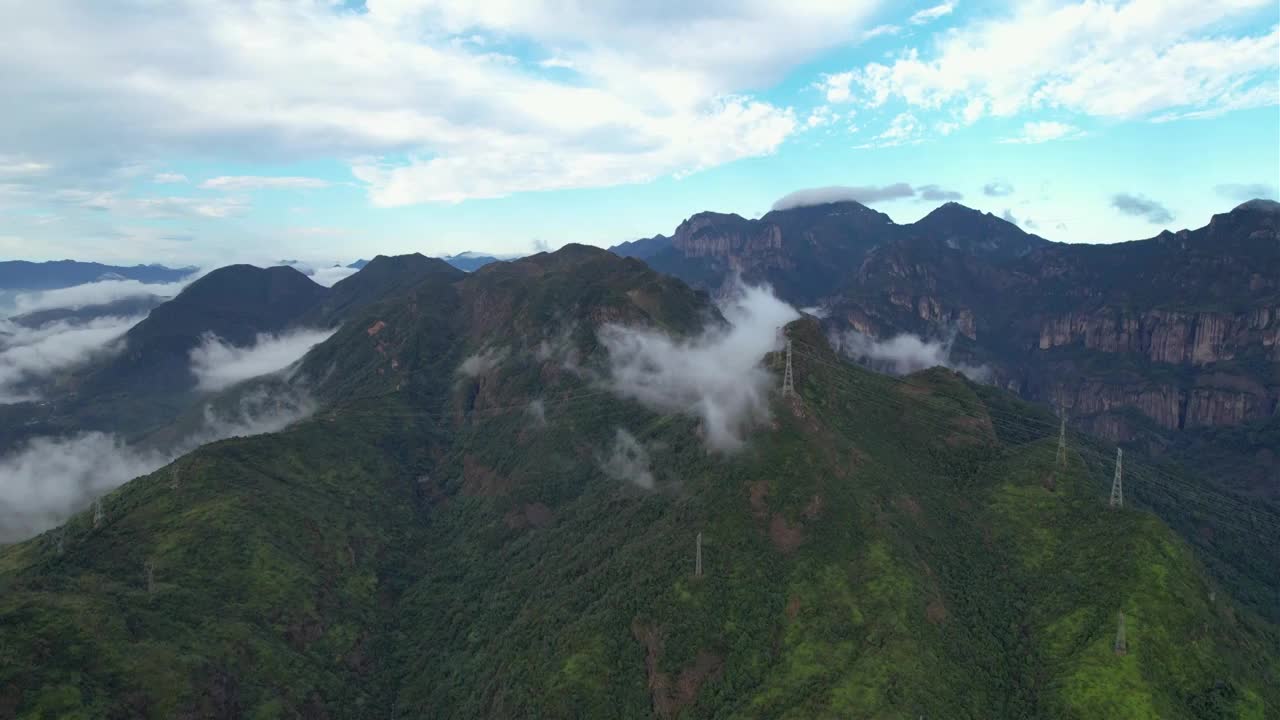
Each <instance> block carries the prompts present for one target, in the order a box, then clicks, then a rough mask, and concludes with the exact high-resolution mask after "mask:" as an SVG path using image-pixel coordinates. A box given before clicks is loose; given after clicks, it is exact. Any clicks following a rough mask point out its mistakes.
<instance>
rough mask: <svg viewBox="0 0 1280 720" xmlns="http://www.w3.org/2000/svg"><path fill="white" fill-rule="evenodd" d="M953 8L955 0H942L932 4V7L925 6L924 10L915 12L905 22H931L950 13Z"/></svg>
mask: <svg viewBox="0 0 1280 720" xmlns="http://www.w3.org/2000/svg"><path fill="white" fill-rule="evenodd" d="M955 9H956V4H955V0H947V2H944V3H942V4H941V5H934V6H933V7H930V8H925V9H924V10H920V11H918V12H916V13H915V14H914V15H912V16H911V17H910V18H909V19H908V20H907V22H909V23H911V24H912V25H924V24H926V23H931V22H933V21H934V20H937V19H938V18H940V17H943V16H946V15H950V14H951V11H952V10H955Z"/></svg>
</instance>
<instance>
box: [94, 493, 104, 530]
mask: <svg viewBox="0 0 1280 720" xmlns="http://www.w3.org/2000/svg"><path fill="white" fill-rule="evenodd" d="M102 519H103V514H102V498H98V499H97V500H94V501H93V529H95V530H97V529H98V528H100V527H102Z"/></svg>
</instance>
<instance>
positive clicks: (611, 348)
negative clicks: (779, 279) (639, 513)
mask: <svg viewBox="0 0 1280 720" xmlns="http://www.w3.org/2000/svg"><path fill="white" fill-rule="evenodd" d="M721 312H722V313H723V315H724V317H725V319H726V320H728V323H729V324H728V326H727V327H713V328H710V329H708V330H706V331H704V332H703V333H702V334H701V335H699V336H697V337H693V338H689V339H676V338H672V337H671V336H670V335H667V334H666V333H663V332H659V331H656V330H651V329H638V328H627V327H621V326H618V325H607V326H605V327H604V328H603V329H602V330H601V332H600V340H601V342H602V343H603V344H604V346H605V348H606V349H607V350H608V352H609V364H610V379H609V381H608V383H609V387H610V388H611V389H612V390H613V391H614V392H616V393H618V394H620V395H623V396H624V397H631V398H635V399H636V400H639V401H640V402H641V403H643V404H645V405H646V406H648V407H650V408H652V409H655V410H658V411H661V412H683V413H687V414H690V415H693V416H696V417H698V418H700V419H701V420H702V426H703V430H704V432H705V435H706V440H707V443H708V444H709V445H710V446H711V447H712V448H714V449H717V450H734V449H737V448H739V447H741V446H742V444H743V443H744V442H745V438H746V432H747V430H748V429H749V427H750V426H751V425H753V424H755V423H758V422H761V421H763V420H765V419H767V418H768V414H769V403H768V398H769V390H770V388H771V387H772V386H773V384H774V380H775V378H774V376H773V375H772V374H771V373H769V372H768V371H767V370H765V369H764V367H763V366H762V364H761V361H762V360H763V358H764V355H765V354H766V353H768V352H771V351H774V350H777V349H779V348H780V347H781V340H780V339H779V336H778V329H779V328H781V327H782V326H783V325H786V324H787V323H789V322H791V321H792V320H795V319H796V318H798V317H800V315H799V313H797V312H796V311H795V309H794V308H792V307H791V306H790V305H787V304H786V303H784V302H782V301H781V300H779V299H777V298H776V297H775V296H774V295H773V292H772V291H771V290H770V289H769V288H767V287H741V286H740V287H739V288H738V289H737V291H736V292H735V293H733V294H732V295H731V296H730V297H729V298H728V299H727V300H725V301H724V302H723V303H722V304H721Z"/></svg>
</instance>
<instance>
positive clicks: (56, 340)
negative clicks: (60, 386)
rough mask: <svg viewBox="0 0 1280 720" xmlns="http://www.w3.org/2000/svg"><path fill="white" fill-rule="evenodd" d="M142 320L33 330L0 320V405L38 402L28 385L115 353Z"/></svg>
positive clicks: (109, 320)
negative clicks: (130, 331)
mask: <svg viewBox="0 0 1280 720" xmlns="http://www.w3.org/2000/svg"><path fill="white" fill-rule="evenodd" d="M141 320H142V317H102V318H95V319H93V320H90V321H87V322H84V323H76V322H70V321H57V322H52V323H47V324H45V325H42V326H40V327H39V328H35V329H32V328H27V327H23V326H20V325H16V324H14V323H11V322H8V321H2V320H0V404H5V403H14V402H24V401H29V400H34V399H37V398H38V397H39V396H38V394H37V393H36V392H34V391H33V390H31V389H30V388H29V387H27V384H28V383H31V382H33V381H38V380H41V379H44V378H47V377H49V376H50V375H52V374H54V373H56V372H59V371H62V370H67V369H69V368H73V367H76V366H78V365H81V364H84V363H86V362H88V361H89V360H91V359H93V358H95V357H101V356H104V355H107V354H110V353H112V352H114V351H116V350H118V349H119V348H118V345H117V343H116V341H117V340H119V339H120V337H121V336H123V335H124V334H125V332H127V331H128V330H129V328H131V327H133V326H134V325H136V324H137V323H138V322H139V321H141Z"/></svg>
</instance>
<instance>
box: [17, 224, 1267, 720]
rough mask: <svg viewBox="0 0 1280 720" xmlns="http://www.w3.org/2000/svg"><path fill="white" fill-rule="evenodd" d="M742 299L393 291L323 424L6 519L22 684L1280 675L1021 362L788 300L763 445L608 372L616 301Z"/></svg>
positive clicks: (916, 693) (1073, 689)
mask: <svg viewBox="0 0 1280 720" xmlns="http://www.w3.org/2000/svg"><path fill="white" fill-rule="evenodd" d="M721 322H722V320H721V319H720V318H719V317H718V315H717V314H716V312H715V311H714V310H713V309H712V308H710V307H709V306H708V304H707V301H706V296H705V295H700V294H697V293H695V292H693V291H691V290H689V289H688V288H687V287H685V286H683V285H682V284H680V283H678V282H675V281H673V280H671V279H669V278H665V277H662V276H660V275H657V274H655V273H653V272H652V271H651V270H649V269H648V268H646V267H645V266H644V265H643V264H642V263H640V262H638V261H634V260H622V259H618V258H616V257H613V256H611V255H608V254H606V253H603V252H601V251H598V250H594V249H591V248H583V247H574V246H570V247H568V248H566V249H564V250H561V251H560V252H557V253H554V254H542V255H537V256H533V257H531V258H528V259H525V260H521V261H516V262H512V263H507V264H503V265H495V266H491V267H489V268H485V269H482V270H481V271H479V272H477V273H475V274H474V275H469V276H467V277H466V278H464V279H461V280H458V281H456V282H454V283H425V284H423V285H422V286H420V287H416V288H414V289H413V290H412V291H411V292H410V293H408V294H406V295H404V296H401V297H399V298H397V299H395V300H393V301H390V302H386V303H382V304H378V305H374V306H371V307H369V308H368V309H367V311H366V312H365V313H364V314H363V315H362V316H361V317H360V318H359V319H358V320H353V321H352V322H350V323H348V324H347V325H346V326H344V328H343V329H342V330H341V331H340V332H339V333H338V334H337V335H335V336H334V337H333V338H331V339H330V340H329V341H328V342H327V343H325V344H323V345H321V346H320V347H317V348H316V349H315V350H313V352H312V353H311V354H310V355H309V357H308V358H307V361H306V363H305V364H304V368H303V373H304V374H305V375H311V376H312V377H313V382H316V383H318V384H319V387H320V391H321V394H322V395H323V396H324V397H326V398H328V400H329V403H330V404H329V405H328V407H326V409H324V410H323V411H322V412H321V413H320V414H318V415H317V416H316V417H315V418H313V419H312V420H311V421H309V422H306V423H303V424H301V425H299V426H297V427H295V428H294V429H292V430H289V431H286V432H284V433H281V434H278V435H275V436H265V437H258V438H249V439H241V440H230V441H226V442H223V443H218V444H216V445H213V446H209V447H206V448H203V449H201V450H198V451H196V452H195V453H192V454H191V455H189V456H187V457H185V458H183V459H181V460H179V461H178V462H177V463H175V465H174V466H172V467H170V468H166V469H164V470H162V471H159V472H157V473H155V474H153V475H151V476H148V477H145V478H141V479H139V480H136V481H134V482H132V483H130V484H128V485H127V486H125V487H124V488H121V489H120V490H118V491H116V492H115V493H112V494H111V495H110V496H108V497H107V498H105V501H104V503H103V505H102V511H103V512H102V517H101V518H100V519H99V520H97V521H95V519H94V514H93V513H92V512H86V513H84V514H83V515H81V516H79V517H77V518H76V519H75V520H73V521H72V522H71V523H69V524H68V525H67V526H66V527H65V528H63V529H60V530H55V531H51V532H50V533H46V534H45V535H44V536H41V537H39V538H36V539H34V540H32V541H29V542H27V543H23V544H20V545H16V546H12V547H9V548H6V549H4V550H0V587H2V588H3V593H0V618H3V622H0V641H2V642H0V647H3V648H4V651H3V652H4V655H3V657H4V659H5V662H0V709H4V710H6V711H7V712H8V713H9V714H13V715H17V716H23V717H26V716H33V717H41V716H45V717H54V716H58V717H61V716H74V715H75V714H77V713H79V714H81V715H84V716H109V715H120V716H129V717H175V716H179V717H180V716H188V717H227V716H242V715H243V716H254V717H293V716H304V717H330V718H339V717H370V718H373V717H377V718H386V717H404V718H410V717H413V718H417V717H496V718H505V717H572V716H578V717H637V718H639V717H644V718H648V717H653V716H655V715H656V716H658V717H663V718H668V717H678V716H682V717H762V718H763V717H770V718H774V717H796V718H800V717H805V718H807V717H912V718H914V717H919V716H921V715H923V716H927V717H974V718H977V717H981V718H1021V717H1066V718H1091V717H1101V716H1106V717H1124V718H1130V717H1133V718H1139V717H1153V718H1154V717H1160V718H1218V717H1241V718H1248V717H1265V716H1267V715H1268V714H1269V713H1274V711H1275V709H1276V708H1277V707H1280V697H1278V696H1277V688H1280V674H1278V673H1280V657H1278V655H1280V651H1278V650H1277V648H1280V641H1278V639H1277V636H1276V634H1275V630H1274V628H1273V627H1271V626H1268V625H1266V624H1264V623H1262V622H1261V621H1259V620H1257V619H1256V618H1254V617H1253V616H1252V615H1250V614H1249V613H1247V612H1242V611H1240V610H1239V609H1238V608H1237V607H1236V606H1235V604H1234V603H1233V602H1232V601H1231V599H1230V598H1229V597H1227V594H1226V593H1225V592H1222V591H1221V589H1220V588H1218V587H1216V586H1215V585H1214V584H1213V583H1212V582H1211V581H1209V580H1208V579H1207V578H1206V575H1205V574H1204V572H1203V571H1202V569H1201V567H1200V564H1199V562H1198V561H1197V560H1196V559H1195V557H1193V555H1192V554H1191V552H1190V551H1189V550H1188V548H1187V546H1185V545H1184V544H1183V543H1182V542H1180V541H1179V540H1178V539H1177V538H1176V537H1175V536H1174V535H1173V534H1172V533H1171V532H1170V531H1169V530H1168V529H1167V528H1166V527H1165V526H1164V525H1162V524H1161V523H1160V522H1159V521H1158V520H1156V519H1155V518H1154V517H1153V516H1151V515H1149V514H1147V513H1146V512H1143V511H1141V510H1137V509H1132V508H1124V509H1116V510H1108V509H1107V508H1106V505H1105V491H1106V487H1105V484H1104V482H1105V480H1104V479H1103V478H1102V477H1099V473H1098V472H1097V471H1096V469H1094V468H1093V467H1092V466H1091V463H1090V462H1089V458H1090V455H1089V454H1088V453H1087V452H1085V448H1084V446H1080V447H1079V448H1078V449H1077V448H1076V447H1075V446H1074V445H1073V448H1072V452H1071V454H1070V456H1069V459H1068V462H1067V464H1066V465H1065V467H1060V466H1058V465H1057V463H1056V461H1055V447H1054V437H1053V432H1054V430H1055V428H1054V427H1053V425H1052V423H1050V424H1049V427H1048V430H1047V431H1046V430H1045V429H1044V427H1043V425H1044V423H1043V420H1042V418H1040V417H1038V416H1036V415H1035V414H1034V412H1035V411H1033V410H1031V409H1029V408H1027V407H1026V406H1024V405H1022V404H1020V403H1018V402H1016V401H1014V400H1012V399H1011V398H1009V397H1008V396H1007V395H1005V394H1002V393H993V392H992V391H988V390H980V391H979V390H976V389H975V388H974V387H972V386H970V385H969V384H967V383H966V382H965V381H964V380H963V379H962V378H959V377H957V376H955V375H954V374H952V373H949V372H946V371H934V372H930V373H925V374H923V375H920V376H916V377H913V378H910V379H908V380H906V381H903V380H898V379H894V378H889V377H885V376H879V375H874V374H871V373H869V372H866V371H863V370H861V369H859V368H857V367H854V366H850V365H846V364H844V363H841V362H840V361H838V360H837V359H836V357H835V356H834V354H833V353H832V352H831V351H830V349H829V348H827V347H826V346H825V342H824V340H823V334H822V331H821V329H820V328H819V327H817V325H816V324H815V323H814V322H813V321H803V322H800V323H796V324H793V325H792V326H790V327H789V329H788V332H789V334H790V337H791V338H792V340H793V344H794V346H795V348H796V350H795V358H794V362H795V369H796V379H797V383H796V386H797V390H798V393H799V396H800V399H799V400H798V401H789V400H785V399H782V398H780V397H777V396H775V397H773V398H772V418H771V420H770V421H768V422H765V423H763V424H761V425H758V426H756V428H755V429H754V431H753V432H752V433H751V435H750V437H749V442H748V444H747V446H746V447H745V448H744V449H742V450H741V451H739V452H737V453H732V454H724V453H720V452H708V450H707V447H706V444H705V442H704V437H703V436H704V435H705V432H704V431H705V428H704V427H700V424H699V422H698V421H697V420H695V419H694V418H693V417H691V416H687V415H684V414H681V413H676V414H659V413H655V412H653V411H651V410H649V409H646V408H645V407H644V406H642V405H640V404H638V403H636V402H634V401H630V400H622V399H619V398H618V397H616V396H615V395H613V394H612V393H610V392H607V391H605V390H604V389H603V388H602V384H601V383H602V382H604V381H605V380H606V378H607V377H608V367H607V358H608V350H607V348H605V347H603V346H602V345H601V344H600V340H599V338H600V335H599V334H598V332H597V331H598V330H599V329H600V328H601V327H602V325H603V324H606V323H624V324H627V325H641V326H647V327H656V328H660V329H663V330H665V331H666V332H669V333H672V334H675V335H677V336H680V335H684V336H688V335H689V334H690V333H692V332H696V331H697V329H698V328H699V327H702V326H704V325H707V324H711V325H717V324H719V323H721ZM780 361H781V357H780V356H778V355H776V354H774V355H771V356H769V358H767V360H766V362H767V363H768V364H769V366H770V367H772V368H773V369H774V370H778V369H779V367H780ZM620 430H622V431H626V437H630V438H632V440H631V441H630V442H624V441H622V440H620V438H622V437H623V435H622V434H621V433H620ZM1073 443H1074V441H1073ZM619 456H621V457H620V459H619ZM1135 459H1137V460H1139V463H1138V465H1139V466H1141V462H1140V458H1135ZM638 468H642V469H647V470H648V473H649V475H648V476H647V482H642V481H644V480H645V478H642V477H638V476H637V475H636V474H635V472H633V471H635V470H637V469H638ZM621 470H627V471H629V472H628V473H623V472H620V471H621ZM1105 470H1106V469H1104V472H1105ZM627 474H629V475H630V477H631V478H632V479H633V480H634V482H629V481H628V480H626V479H624V477H623V476H624V475H627ZM642 485H648V487H642ZM1132 490H1133V491H1134V493H1135V495H1136V497H1137V499H1139V500H1141V498H1142V496H1143V493H1144V492H1145V490H1144V488H1143V487H1142V486H1141V485H1139V486H1138V487H1135V488H1132ZM699 533H701V536H702V550H703V565H704V573H703V575H702V576H701V577H695V576H694V574H693V570H694V564H693V553H694V547H695V538H696V537H697V536H698V534H699ZM1120 612H1123V613H1124V617H1125V643H1124V645H1125V648H1126V650H1127V651H1126V652H1125V653H1123V654H1117V653H1116V651H1115V644H1116V634H1117V627H1118V622H1119V619H1118V618H1119V613H1120Z"/></svg>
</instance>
